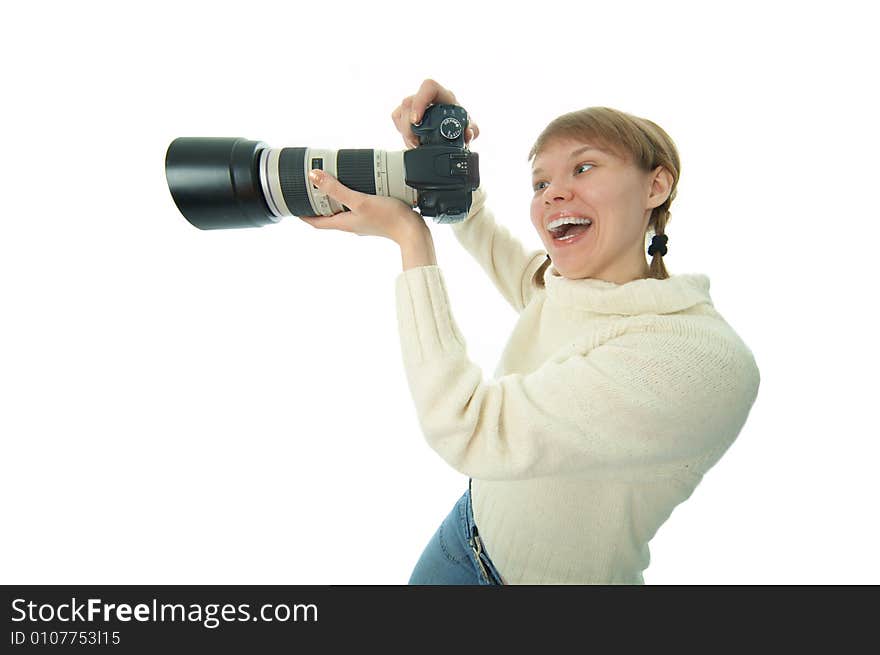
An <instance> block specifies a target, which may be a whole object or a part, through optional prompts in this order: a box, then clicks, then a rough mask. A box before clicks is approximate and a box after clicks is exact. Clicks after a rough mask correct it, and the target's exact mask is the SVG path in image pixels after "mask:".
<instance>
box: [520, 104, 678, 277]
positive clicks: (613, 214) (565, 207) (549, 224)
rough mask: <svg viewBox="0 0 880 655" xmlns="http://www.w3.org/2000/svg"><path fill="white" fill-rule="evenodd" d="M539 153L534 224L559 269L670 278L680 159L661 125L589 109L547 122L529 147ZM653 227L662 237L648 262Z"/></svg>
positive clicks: (568, 272) (573, 273)
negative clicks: (666, 258) (667, 259)
mask: <svg viewBox="0 0 880 655" xmlns="http://www.w3.org/2000/svg"><path fill="white" fill-rule="evenodd" d="M533 158H534V162H533V165H534V168H533V170H532V189H533V191H534V195H533V198H532V207H531V217H532V223H533V225H534V227H535V229H536V230H537V232H538V235H539V236H540V237H541V240H542V241H543V242H544V245H545V246H546V248H547V251H548V253H549V255H548V258H549V259H550V260H552V261H553V263H554V267H555V269H556V271H558V272H559V274H561V275H563V276H565V277H567V278H570V279H581V278H588V277H589V278H595V279H601V280H605V281H608V282H615V283H617V284H623V283H625V282H628V281H630V280H635V279H641V278H649V277H650V278H656V279H659V280H664V279H666V278H668V277H669V274H668V272H667V270H666V267H665V265H664V263H663V255H665V254H666V247H665V231H666V225H667V224H668V222H669V216H670V211H669V207H670V205H671V204H672V201H673V200H674V199H675V194H676V186H677V184H678V178H679V171H680V170H681V164H680V160H679V156H678V151H677V149H676V147H675V144H674V142H673V141H672V139H671V138H670V136H669V135H668V134H667V133H666V132H665V131H664V130H663V129H662V128H661V127H660V126H659V125H657V124H656V123H654V122H653V121H649V120H647V119H644V118H640V117H638V116H633V115H632V114H628V113H626V112H622V111H620V110H617V109H612V108H610V107H588V108H586V109H581V110H578V111H574V112H570V113H567V114H563V115H562V116H560V117H558V118H556V119H555V120H553V121H552V122H551V123H550V124H549V125H547V127H546V128H544V131H543V132H542V133H541V134H540V135H539V136H538V139H537V140H536V142H535V144H534V146H533V147H532V149H531V151H530V152H529V160H530V161H531V160H532V159H533ZM572 223H579V224H581V225H587V224H588V223H589V224H588V226H587V227H580V226H578V227H571V224H572ZM566 224H568V225H569V227H565V225H566ZM649 230H650V231H653V232H654V234H655V235H658V236H660V235H662V240H658V241H657V242H658V243H663V247H662V248H660V247H657V248H651V249H650V250H649V254H651V255H653V259H652V261H651V264H650V266H649V265H648V264H647V262H646V261H645V257H644V254H643V252H644V251H643V248H644V245H645V235H646V233H647V232H648V231H649ZM548 264H549V262H548Z"/></svg>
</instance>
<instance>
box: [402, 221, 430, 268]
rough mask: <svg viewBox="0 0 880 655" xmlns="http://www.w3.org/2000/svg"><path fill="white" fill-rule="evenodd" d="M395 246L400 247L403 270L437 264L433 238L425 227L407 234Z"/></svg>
mask: <svg viewBox="0 0 880 655" xmlns="http://www.w3.org/2000/svg"><path fill="white" fill-rule="evenodd" d="M397 244H398V245H399V246H400V258H401V260H402V263H403V270H405V271H406V270H409V269H411V268H416V267H417V266H432V265H436V264H437V255H436V254H435V253H434V237H432V236H431V230H430V229H428V226H427V225H426V226H424V227H419V228H417V229H415V230H413V231H411V232H408V233H407V234H406V235H405V236H404V237H402V238H401V239H400V240H399V241H398V242H397Z"/></svg>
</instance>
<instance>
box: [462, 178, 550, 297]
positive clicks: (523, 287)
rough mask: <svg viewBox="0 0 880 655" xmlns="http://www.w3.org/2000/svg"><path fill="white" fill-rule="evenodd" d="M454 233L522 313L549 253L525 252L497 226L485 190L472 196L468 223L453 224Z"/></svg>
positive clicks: (510, 236)
mask: <svg viewBox="0 0 880 655" xmlns="http://www.w3.org/2000/svg"><path fill="white" fill-rule="evenodd" d="M452 230H453V232H454V233H455V237H456V238H457V239H458V241H459V243H461V245H462V246H464V248H465V250H467V251H468V252H469V253H470V254H471V255H472V256H473V257H474V259H476V260H477V262H479V264H480V266H481V267H482V268H483V270H484V271H486V274H487V275H488V276H489V279H490V280H492V283H493V284H494V285H495V287H496V288H497V289H498V290H499V291H500V292H501V295H502V296H504V298H505V299H506V300H507V302H508V303H510V305H511V306H512V307H513V308H514V309H515V310H516V311H517V312H521V311H522V310H523V309H524V308H525V306H526V305H527V304H528V303H529V300H530V299H531V296H532V293H533V292H534V289H535V287H534V285H533V284H532V278H533V277H534V275H535V273H536V272H537V271H539V270H540V269H541V267H542V266H544V264H545V263H546V262H547V253H546V252H545V251H544V250H543V249H533V250H529V249H526V248H525V247H524V246H523V245H522V243H521V242H520V241H519V240H518V239H517V238H516V237H514V236H513V235H512V234H511V232H510V230H508V229H507V228H506V227H504V226H503V225H499V224H497V223H496V222H495V216H494V214H493V213H492V211H491V210H490V209H489V208H488V207H486V191H485V190H483V189H482V188H480V189H477V190H476V191H474V192H473V196H472V204H471V209H470V211H469V212H468V216H467V219H465V220H464V221H462V222H460V223H453V224H452Z"/></svg>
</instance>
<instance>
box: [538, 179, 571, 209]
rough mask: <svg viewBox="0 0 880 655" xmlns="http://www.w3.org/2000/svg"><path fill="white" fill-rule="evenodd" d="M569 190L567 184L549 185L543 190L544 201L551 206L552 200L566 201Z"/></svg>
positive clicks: (569, 195) (569, 193)
mask: <svg viewBox="0 0 880 655" xmlns="http://www.w3.org/2000/svg"><path fill="white" fill-rule="evenodd" d="M569 198H571V189H570V188H569V186H568V185H567V184H550V185H548V186H547V187H546V188H545V189H544V201H545V202H546V203H548V204H552V203H553V201H554V200H568V199H569Z"/></svg>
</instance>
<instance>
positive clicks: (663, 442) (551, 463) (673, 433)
mask: <svg viewBox="0 0 880 655" xmlns="http://www.w3.org/2000/svg"><path fill="white" fill-rule="evenodd" d="M396 296H397V311H398V323H399V329H400V337H401V349H402V354H403V362H404V366H405V369H406V376H407V380H408V383H409V388H410V392H411V394H412V397H413V400H414V401H415V407H416V412H417V415H418V419H419V423H420V426H421V428H422V431H423V433H424V436H425V438H426V440H427V441H428V443H429V445H430V446H431V447H432V448H433V449H434V450H435V451H436V452H437V453H438V454H439V455H440V456H441V457H442V458H443V459H444V460H445V461H446V462H447V463H448V464H449V465H450V466H452V467H453V468H454V469H455V470H457V471H459V472H460V473H463V474H465V475H469V476H471V477H475V478H479V479H484V480H521V479H529V478H536V477H542V476H546V475H573V476H579V477H582V478H585V479H586V478H595V477H603V478H604V477H612V478H618V479H620V478H622V477H627V476H633V475H636V476H641V475H651V474H656V475H661V474H662V475H677V474H682V475H685V474H691V473H693V474H700V473H702V472H703V470H704V468H706V467H709V466H711V465H712V464H713V463H714V460H715V458H717V457H720V455H721V454H722V453H723V452H724V451H725V450H726V449H727V448H728V447H729V446H730V444H731V443H732V442H733V440H734V439H735V438H736V436H737V434H738V433H739V431H740V429H741V428H742V426H743V424H744V422H745V420H746V417H747V415H748V413H749V410H750V408H751V406H752V404H753V402H754V400H755V396H756V395H757V388H758V382H759V375H758V370H757V367H756V365H755V362H754V359H753V358H752V356H751V353H749V352H748V351H747V350H744V349H743V348H741V347H739V346H738V345H737V343H736V342H735V341H734V340H732V339H727V338H724V337H719V336H717V334H716V333H715V332H714V331H713V330H712V329H711V328H710V329H707V330H705V331H703V330H699V329H695V326H693V325H690V324H687V325H683V326H682V327H681V328H680V331H678V330H675V329H674V328H668V329H662V330H658V329H656V328H657V325H655V324H651V323H648V324H645V325H643V326H642V328H641V331H626V332H619V333H617V334H614V333H611V331H610V330H609V334H607V335H606V337H607V340H606V341H605V342H604V343H601V344H599V345H597V346H595V347H591V348H582V349H579V348H576V347H573V348H572V349H571V352H560V353H558V354H557V355H555V356H552V357H550V358H549V359H548V360H547V361H546V363H544V364H543V365H542V366H540V367H539V368H538V369H537V370H535V371H532V372H530V373H527V374H510V375H505V376H503V377H501V378H499V379H497V380H489V381H486V380H484V379H483V374H482V371H481V370H480V368H479V367H478V366H477V365H476V364H474V363H473V362H472V361H471V360H470V359H469V358H468V356H467V352H466V347H465V341H464V338H463V337H462V335H461V333H460V332H459V330H458V327H457V325H456V323H455V320H454V318H453V316H452V312H451V309H450V307H449V300H448V297H447V293H446V287H445V284H444V281H443V276H442V274H441V271H440V269H439V267H437V266H422V267H417V268H412V269H409V270H406V271H404V272H403V273H401V274H400V275H399V276H398V278H397V281H396ZM621 329H624V328H621ZM630 329H632V328H630Z"/></svg>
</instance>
